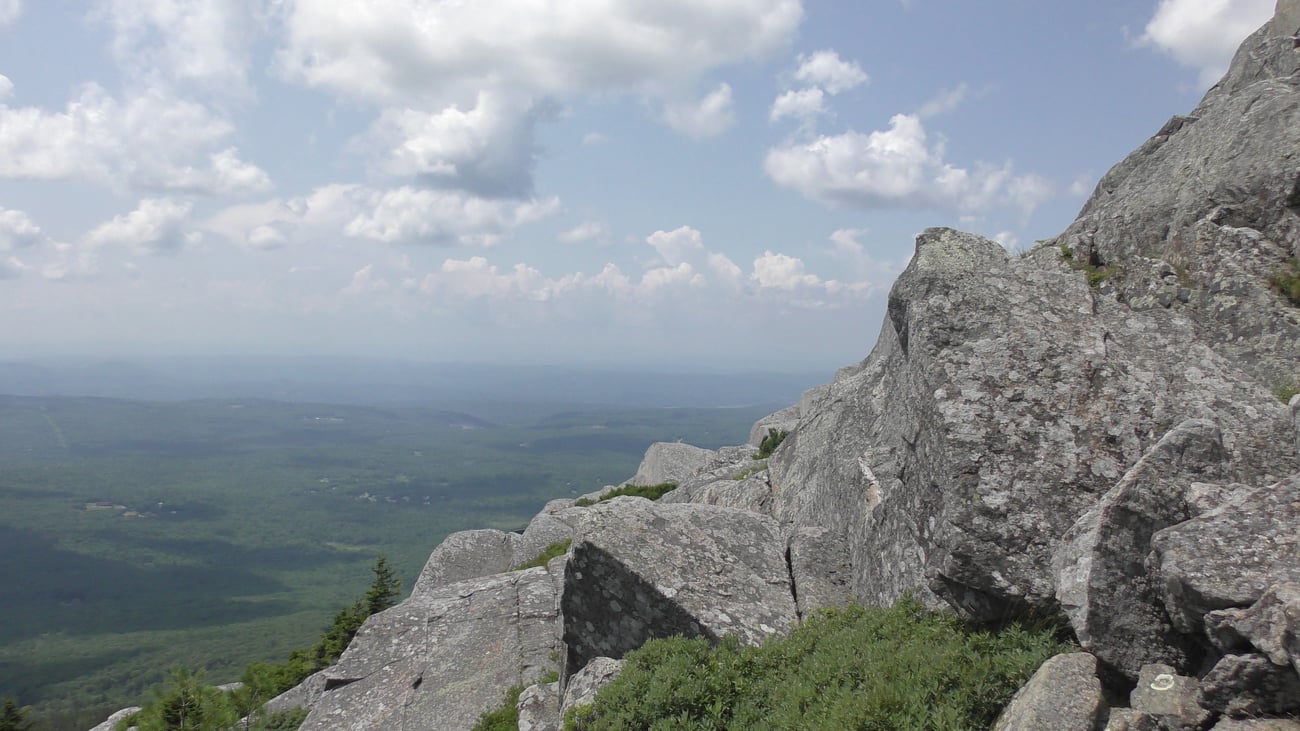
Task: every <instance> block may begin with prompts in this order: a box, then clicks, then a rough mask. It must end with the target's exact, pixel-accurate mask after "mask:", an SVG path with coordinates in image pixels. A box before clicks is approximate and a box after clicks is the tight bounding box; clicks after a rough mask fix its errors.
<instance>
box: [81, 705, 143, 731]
mask: <svg viewBox="0 0 1300 731" xmlns="http://www.w3.org/2000/svg"><path fill="white" fill-rule="evenodd" d="M139 710H140V706H131V707H130V708H123V709H122V710H120V711H118V712H117V713H114V714H113V715H111V716H109V717H108V718H107V719H106V720H105V721H104V722H103V723H101V724H99V725H98V726H96V727H94V728H92V729H90V731H117V723H118V722H119V721H121V720H122V719H124V718H126V717H127V716H129V715H131V714H132V713H136V712H138V711H139Z"/></svg>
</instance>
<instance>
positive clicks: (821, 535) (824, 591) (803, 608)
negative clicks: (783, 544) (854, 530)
mask: <svg viewBox="0 0 1300 731" xmlns="http://www.w3.org/2000/svg"><path fill="white" fill-rule="evenodd" d="M788 550H789V563H790V575H791V577H793V579H794V595H795V603H796V604H797V605H798V609H799V617H800V618H807V617H809V616H811V615H812V613H813V612H816V611H817V610H818V609H826V608H843V607H847V606H848V605H849V604H851V603H852V602H853V587H852V585H851V584H852V579H853V567H852V565H851V564H850V562H849V546H848V542H847V541H846V540H845V539H844V536H842V535H840V534H839V533H837V532H835V531H833V530H831V529H829V528H821V527H816V526H808V527H804V528H798V529H796V530H795V531H794V535H792V536H790V547H789V549H788Z"/></svg>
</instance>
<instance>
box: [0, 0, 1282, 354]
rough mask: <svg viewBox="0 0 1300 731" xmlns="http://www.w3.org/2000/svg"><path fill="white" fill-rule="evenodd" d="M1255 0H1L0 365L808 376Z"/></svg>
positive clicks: (1082, 162) (1123, 145)
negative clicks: (118, 360)
mask: <svg viewBox="0 0 1300 731" xmlns="http://www.w3.org/2000/svg"><path fill="white" fill-rule="evenodd" d="M1273 5H1274V0H1097V1H1096V2H1090V3H1054V2H1052V3H1047V2H1036V1H1034V0H990V1H988V2H978V3H976V2H961V1H959V0H946V1H940V0H874V1H866V0H849V1H840V0H805V1H803V2H801V1H800V0H472V1H470V0H0V359H9V360H14V359H32V358H45V357H52V356H85V357H131V356H158V355H165V356H171V355H184V356H217V355H222V356H229V355H252V356H257V355H268V356H272V355H273V356H281V355H307V356H313V355H331V356H339V355H342V356H366V357H376V358H392V359H402V360H416V361H440V362H462V363H465V362H482V363H511V364H573V365H588V366H590V365H601V366H632V365H635V366H639V367H651V368H666V369H674V370H688V371H806V370H829V369H834V368H836V367H839V366H843V365H848V364H851V363H854V362H856V361H858V360H860V359H862V358H863V357H865V356H866V354H867V353H868V352H869V350H870V348H871V346H872V344H873V342H874V340H875V337H876V334H877V332H878V330H879V327H880V322H881V319H882V317H883V313H884V308H885V301H886V297H887V293H888V290H889V287H890V285H891V284H892V282H893V280H894V279H895V278H896V277H897V275H898V274H899V273H900V272H901V271H902V269H903V267H905V266H906V264H907V261H908V259H909V257H910V255H911V253H912V250H913V239H914V237H915V235H916V234H917V233H919V232H920V231H921V230H923V229H925V228H927V227H930V226H952V227H956V228H960V229H962V230H966V231H971V232H974V233H978V234H981V235H984V236H987V237H989V238H991V239H994V240H996V241H998V242H999V243H1001V244H1002V245H1003V246H1005V247H1007V249H1008V250H1010V251H1013V252H1014V251H1020V250H1024V249H1026V248H1028V247H1030V246H1032V245H1033V243H1034V242H1035V241H1036V240H1041V239H1045V238H1049V237H1051V236H1053V235H1055V234H1056V233H1058V232H1060V231H1061V230H1063V229H1064V228H1065V227H1066V226H1067V225H1068V224H1069V222H1070V221H1071V220H1072V219H1073V218H1074V216H1075V215H1076V214H1077V212H1078V210H1079V208H1080V207H1081V206H1082V205H1083V203H1084V201H1085V200H1086V198H1087V196H1088V194H1089V193H1090V192H1091V190H1092V188H1093V186H1094V185H1095V184H1096V181H1097V180H1098V179H1099V178H1100V176H1101V175H1102V174H1103V173H1104V172H1105V171H1106V169H1107V168H1109V167H1110V166H1111V165H1113V164H1115V163H1117V162H1119V161H1120V159H1121V158H1122V157H1123V156H1124V155H1125V154H1127V153H1128V152H1129V151H1131V150H1132V149H1134V148H1135V147H1137V146H1138V145H1139V144H1140V143H1141V142H1143V141H1144V140H1145V139H1146V138H1147V137H1149V136H1150V135H1152V134H1154V133H1155V132H1156V131H1157V130H1158V129H1159V128H1160V127H1161V125H1162V124H1163V123H1164V121H1165V120H1166V119H1168V118H1169V117H1170V116H1173V115H1175V114H1181V113H1186V112H1187V111H1188V110H1190V109H1191V108H1192V107H1193V106H1194V105H1195V104H1196V102H1197V101H1198V100H1199V98H1200V96H1201V94H1203V93H1204V91H1205V90H1206V89H1207V88H1208V87H1209V86H1210V85H1211V84H1213V83H1214V82H1215V81H1216V80H1217V79H1218V77H1219V75H1220V74H1221V73H1222V72H1223V70H1224V69H1225V68H1226V66H1227V63H1228V61H1229V60H1230V58H1231V54H1232V52H1233V50H1235V48H1236V46H1237V45H1238V44H1239V43H1240V41H1241V40H1242V39H1243V38H1245V37H1246V36H1247V35H1248V34H1249V33H1251V32H1252V31H1253V30H1255V29H1256V28H1257V27H1258V26H1259V25H1261V24H1262V23H1264V22H1265V21H1266V20H1267V19H1268V18H1269V17H1270V15H1271V14H1272V11H1273Z"/></svg>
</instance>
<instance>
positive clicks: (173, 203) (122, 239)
mask: <svg viewBox="0 0 1300 731" xmlns="http://www.w3.org/2000/svg"><path fill="white" fill-rule="evenodd" d="M192 210H193V204H191V203H189V202H186V201H177V200H173V199H170V198H146V199H144V200H142V201H140V204H139V206H137V207H136V209H135V210H134V211H131V212H130V213H127V214H125V215H121V216H114V217H113V220H111V221H107V222H105V223H103V224H100V225H99V226H97V227H96V228H95V229H94V230H93V231H91V232H90V233H89V234H88V235H87V236H86V241H87V243H89V244H90V245H91V246H97V247H98V246H124V247H127V248H131V249H134V250H136V251H141V252H150V253H164V252H174V251H177V250H179V249H181V248H183V247H184V246H186V245H187V244H192V243H196V242H197V241H198V240H199V239H200V238H201V234H199V233H198V232H195V231H192V230H190V226H189V224H190V212H191V211H192Z"/></svg>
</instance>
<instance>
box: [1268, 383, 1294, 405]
mask: <svg viewBox="0 0 1300 731" xmlns="http://www.w3.org/2000/svg"><path fill="white" fill-rule="evenodd" d="M1297 393H1300V378H1288V379H1286V380H1284V381H1282V382H1281V383H1279V384H1277V385H1276V386H1274V387H1273V397H1274V398H1276V399H1277V400H1278V401H1281V402H1282V403H1284V404H1288V403H1291V397H1292V396H1294V395H1296V394H1297Z"/></svg>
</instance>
